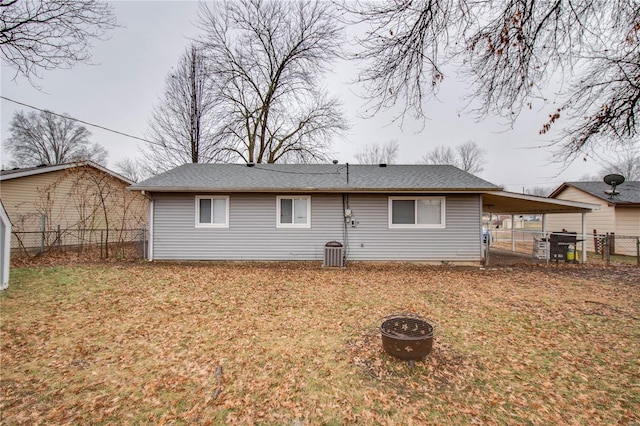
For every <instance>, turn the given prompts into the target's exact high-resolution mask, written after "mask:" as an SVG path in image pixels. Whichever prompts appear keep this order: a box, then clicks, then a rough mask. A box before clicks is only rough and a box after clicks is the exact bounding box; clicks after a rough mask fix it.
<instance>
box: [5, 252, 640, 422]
mask: <svg viewBox="0 0 640 426" xmlns="http://www.w3.org/2000/svg"><path fill="white" fill-rule="evenodd" d="M639 271H640V269H638V268H633V267H626V268H625V267H620V268H616V269H607V268H592V267H583V266H566V267H564V266H563V267H555V266H554V267H549V268H547V267H515V268H507V269H479V268H450V267H429V266H420V265H409V264H351V265H350V266H349V268H347V269H344V270H340V269H338V270H336V269H322V268H320V267H319V265H318V264H316V263H271V264H260V263H221V264H214V263H206V264H204V263H192V264H129V265H124V264H111V265H106V264H105V265H99V264H94V265H90V266H73V265H69V266H64V267H29V268H20V269H14V270H13V271H12V276H11V278H12V282H11V286H10V288H9V289H8V290H6V291H4V292H3V293H2V294H0V312H1V322H0V337H1V342H2V348H1V353H0V361H1V363H2V364H1V365H2V374H1V393H0V397H1V401H0V412H1V413H2V414H1V415H2V417H1V419H0V423H3V424H147V423H152V424H267V425H269V424H273V425H276V424H278V425H302V424H355V423H357V424H407V425H408V424H460V425H467V424H473V423H481V424H633V422H640V416H639V415H638V413H639V412H640V359H639V357H638V353H640V350H639V349H640V348H639V342H640V324H639V321H640V272H639ZM407 311H408V312H415V313H418V314H420V315H424V316H427V317H430V318H432V319H434V320H435V321H437V322H438V323H440V325H441V328H442V332H441V334H440V335H439V336H438V337H436V339H435V342H434V350H433V352H432V354H431V355H430V356H429V357H428V358H427V359H425V360H423V361H419V362H416V365H415V367H414V368H410V367H409V365H408V364H407V363H406V362H401V361H398V360H396V359H393V358H391V357H390V356H388V355H386V354H385V353H384V351H383V350H382V349H381V344H380V337H379V332H378V329H377V327H378V326H379V325H380V322H381V321H380V320H381V318H383V317H385V316H386V315H389V314H392V313H397V312H407Z"/></svg>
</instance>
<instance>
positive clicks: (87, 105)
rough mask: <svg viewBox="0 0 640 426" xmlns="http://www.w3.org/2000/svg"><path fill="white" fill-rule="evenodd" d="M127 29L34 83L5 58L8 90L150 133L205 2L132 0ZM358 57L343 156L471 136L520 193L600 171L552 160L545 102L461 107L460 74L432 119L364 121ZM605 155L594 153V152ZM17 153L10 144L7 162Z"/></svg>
mask: <svg viewBox="0 0 640 426" xmlns="http://www.w3.org/2000/svg"><path fill="white" fill-rule="evenodd" d="M113 5H114V8H115V13H116V16H117V19H118V22H119V24H120V25H121V26H120V27H119V28H116V29H114V30H113V31H111V33H110V38H109V39H108V40H106V41H96V42H95V43H94V47H93V49H92V50H91V53H92V55H93V59H92V61H93V63H94V64H93V65H84V64H81V65H76V66H75V67H74V68H72V69H70V70H54V71H47V72H43V74H42V76H43V78H42V79H41V80H36V82H37V84H39V85H40V89H39V90H38V89H36V88H34V87H32V86H31V84H30V83H29V82H28V81H27V80H26V79H25V78H23V77H20V76H18V77H17V78H15V79H14V76H15V73H14V70H13V69H12V68H10V67H8V66H6V65H5V64H3V65H2V95H3V96H6V97H8V98H11V99H15V100H17V101H20V102H23V103H25V104H30V105H33V106H36V107H38V108H44V109H49V110H51V111H54V112H56V113H61V114H63V113H66V114H69V115H70V116H72V117H74V118H77V119H80V120H83V121H87V122H90V123H94V124H98V125H101V126H104V127H108V128H112V129H115V130H118V131H120V132H124V133H128V134H132V135H136V136H140V137H143V138H144V137H145V132H146V131H147V128H148V122H149V118H150V115H151V110H152V107H153V106H154V105H155V104H156V103H157V102H158V99H159V97H160V96H161V94H162V92H163V89H164V79H165V77H166V75H167V74H168V73H169V72H170V70H171V68H172V67H173V66H175V65H176V64H177V62H178V59H179V57H180V55H181V54H182V53H183V51H184V49H185V47H186V45H187V41H188V38H189V37H191V36H194V35H195V34H196V33H197V29H196V28H195V26H194V23H195V22H196V21H197V11H198V3H197V2H195V1H193V2H192V1H161V2H155V1H154V2H152V1H126V2H121V1H119V2H115V3H113ZM355 67H356V65H355V64H353V63H347V62H341V63H336V64H335V66H334V67H333V72H331V73H330V74H329V75H327V86H326V87H327V90H328V91H329V92H330V93H331V94H334V95H338V96H340V97H341V98H342V99H343V103H344V112H345V114H346V115H347V118H348V120H349V121H350V124H351V126H352V127H351V131H350V132H349V134H348V135H347V136H346V137H345V138H344V139H342V140H335V141H334V146H333V150H334V152H335V156H334V157H335V159H336V160H338V161H340V162H341V163H344V162H350V163H355V157H354V154H355V153H356V152H357V151H358V150H359V149H360V148H361V147H362V146H363V145H365V144H371V143H385V142H387V141H389V140H391V139H397V140H398V142H399V146H400V154H399V158H398V160H399V161H398V163H400V164H411V163H416V162H418V161H419V160H420V159H421V158H422V156H423V155H424V154H425V153H426V152H427V151H429V150H430V149H433V148H434V147H436V146H438V145H449V146H455V145H458V144H461V143H463V142H466V141H469V140H472V141H474V142H476V143H477V144H478V145H479V146H480V147H481V148H483V149H485V150H486V152H487V154H486V164H485V169H484V171H482V172H480V173H478V176H480V177H482V178H484V179H486V180H488V181H490V182H492V183H495V184H498V185H504V186H505V188H506V189H507V190H510V191H514V192H522V190H523V187H533V186H559V185H560V184H561V183H562V182H564V181H571V180H579V179H580V178H581V177H583V176H584V175H587V174H589V175H593V174H598V173H599V172H600V169H601V168H602V164H601V163H600V162H598V160H597V159H595V158H592V157H590V158H588V159H587V161H582V160H579V161H577V162H574V163H573V164H572V165H570V166H569V167H568V168H564V167H561V166H559V165H557V164H551V163H550V161H549V158H550V155H551V152H550V151H548V150H546V149H544V148H535V147H539V146H543V145H546V144H547V143H548V142H549V140H550V139H549V138H548V137H547V138H543V137H541V136H539V135H538V130H539V129H540V128H541V126H542V124H543V123H544V122H545V120H546V117H547V116H548V110H550V109H552V106H549V108H547V109H543V110H538V111H531V112H527V114H525V115H523V116H521V117H520V119H519V120H518V121H517V122H516V124H515V126H514V128H513V129H511V128H509V127H507V126H505V125H504V120H503V119H499V118H489V119H485V120H483V121H482V122H476V120H475V119H474V117H472V116H470V115H465V114H462V113H461V110H462V108H463V107H464V105H465V102H464V100H463V99H462V96H463V95H464V89H465V85H464V83H463V82H460V81H457V79H456V76H455V75H447V76H445V77H446V78H445V81H444V84H443V86H442V89H441V91H440V94H439V99H438V100H435V101H432V102H429V103H428V104H426V105H425V108H424V110H425V111H426V113H427V115H428V117H429V119H428V120H427V121H426V122H425V123H424V125H423V124H422V123H415V122H411V121H408V122H405V125H404V128H402V129H401V128H400V127H399V126H398V125H397V124H391V123H390V120H391V118H392V117H393V115H392V114H382V115H379V116H376V117H375V118H373V119H362V118H359V117H360V115H361V114H362V112H363V111H364V109H363V108H364V107H363V105H364V102H363V101H362V100H361V99H360V98H358V96H356V94H355V93H357V91H358V90H361V88H359V87H358V86H356V85H354V84H353V83H352V81H353V79H354V77H355V75H356V68H355ZM17 110H25V111H31V110H30V109H28V108H25V107H23V106H20V105H16V104H14V103H11V102H9V101H6V100H2V102H1V110H0V115H1V125H2V133H1V136H2V141H3V142H4V140H5V139H6V138H7V136H8V127H9V122H10V120H11V117H12V115H13V114H14V112H15V111H17ZM87 127H88V129H89V130H90V131H91V133H92V141H94V142H98V143H99V144H101V145H102V146H104V147H105V148H106V149H107V150H108V152H109V161H108V167H110V168H114V166H115V163H117V162H118V161H120V160H122V159H123V158H126V157H130V158H133V157H139V156H140V154H139V149H140V145H141V144H143V142H140V141H138V140H135V139H131V138H127V137H125V136H120V135H117V134H114V133H110V132H107V131H105V130H100V129H97V128H93V127H89V126H87ZM599 155H602V156H604V155H605V154H604V153H596V156H595V157H597V156H599ZM9 160H10V159H9V157H8V156H7V153H6V152H5V150H4V149H3V150H2V158H1V163H2V165H3V166H5V167H6V166H8V162H9Z"/></svg>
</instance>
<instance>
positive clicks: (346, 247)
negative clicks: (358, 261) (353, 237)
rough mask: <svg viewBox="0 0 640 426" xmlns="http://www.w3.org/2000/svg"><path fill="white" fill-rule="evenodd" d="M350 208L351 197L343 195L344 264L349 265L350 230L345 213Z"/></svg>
mask: <svg viewBox="0 0 640 426" xmlns="http://www.w3.org/2000/svg"><path fill="white" fill-rule="evenodd" d="M348 208H349V196H348V195H347V194H342V225H343V228H342V240H343V241H344V252H343V253H342V256H343V259H342V260H343V264H344V265H345V266H346V265H347V254H348V252H349V229H348V227H347V218H346V216H345V213H346V211H347V209H348Z"/></svg>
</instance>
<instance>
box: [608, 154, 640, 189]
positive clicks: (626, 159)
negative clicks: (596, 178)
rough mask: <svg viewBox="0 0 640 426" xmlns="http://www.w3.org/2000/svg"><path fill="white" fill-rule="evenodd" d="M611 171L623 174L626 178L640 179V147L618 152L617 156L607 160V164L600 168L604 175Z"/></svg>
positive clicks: (631, 179)
mask: <svg viewBox="0 0 640 426" xmlns="http://www.w3.org/2000/svg"><path fill="white" fill-rule="evenodd" d="M610 173H618V174H621V175H622V176H624V177H625V179H626V180H630V181H640V149H638V150H631V149H629V150H625V151H623V152H619V153H617V154H616V155H615V158H614V159H613V160H611V161H607V163H606V166H604V167H603V168H602V169H601V170H600V174H601V175H602V177H604V176H606V175H608V174H610ZM602 177H601V179H602Z"/></svg>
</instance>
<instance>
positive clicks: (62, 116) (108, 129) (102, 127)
mask: <svg viewBox="0 0 640 426" xmlns="http://www.w3.org/2000/svg"><path fill="white" fill-rule="evenodd" d="M0 98H2V99H4V100H5V101H9V102H13V103H14V104H18V105H22V106H25V107H27V108H31V109H35V110H37V111H41V112H46V113H49V114H53V115H55V116H58V117H61V118H64V119H66V120H71V121H77V122H78V123H82V124H85V125H87V126H91V127H97V128H98V129H102V130H106V131H107V132H111V133H116V134H118V135H122V136H126V137H128V138H132V139H137V140H139V141H142V142H146V143H150V144H152V145H159V146H162V147H164V145H162V144H160V143H158V142H154V141H150V140H147V139H143V138H141V137H138V136H133V135H130V134H128V133H124V132H120V131H118V130H113V129H110V128H108V127H104V126H100V125H99V124H93V123H89V122H87V121H84V120H80V119H78V118H74V117H70V116H67V115H63V114H58V113H57V112H53V111H51V110H48V109H42V108H38V107H35V106H33V105H29V104H25V103H23V102H19V101H16V100H14V99H10V98H7V97H6V96H1V95H0Z"/></svg>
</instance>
